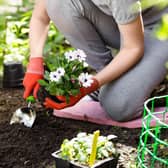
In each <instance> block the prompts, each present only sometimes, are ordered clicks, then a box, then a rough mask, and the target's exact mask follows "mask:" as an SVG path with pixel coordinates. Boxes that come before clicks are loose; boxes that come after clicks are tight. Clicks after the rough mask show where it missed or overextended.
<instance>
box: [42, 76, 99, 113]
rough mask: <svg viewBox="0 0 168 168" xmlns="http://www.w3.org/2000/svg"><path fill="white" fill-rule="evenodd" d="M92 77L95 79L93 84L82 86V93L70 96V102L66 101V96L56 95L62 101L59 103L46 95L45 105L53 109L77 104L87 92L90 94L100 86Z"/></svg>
mask: <svg viewBox="0 0 168 168" xmlns="http://www.w3.org/2000/svg"><path fill="white" fill-rule="evenodd" d="M92 79H93V83H92V84H91V86H90V87H87V88H85V87H81V88H80V93H79V94H78V95H76V96H70V99H69V102H68V103H67V102H66V98H65V97H64V96H56V98H57V99H58V100H59V101H61V103H58V102H56V101H54V100H52V99H51V98H49V97H46V98H45V102H44V103H43V104H44V106H45V107H46V108H52V109H57V110H60V109H63V108H66V107H70V106H73V105H75V104H76V103H77V102H78V101H79V100H80V99H81V98H82V97H84V96H85V95H87V94H89V93H91V92H93V91H95V90H97V89H98V88H99V83H98V81H97V80H96V79H95V78H92Z"/></svg>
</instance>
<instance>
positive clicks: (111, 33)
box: [47, 0, 168, 121]
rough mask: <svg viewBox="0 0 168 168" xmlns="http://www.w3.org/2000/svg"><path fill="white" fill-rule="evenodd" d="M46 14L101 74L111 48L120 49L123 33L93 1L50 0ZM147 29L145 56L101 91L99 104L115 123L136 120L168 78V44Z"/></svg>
mask: <svg viewBox="0 0 168 168" xmlns="http://www.w3.org/2000/svg"><path fill="white" fill-rule="evenodd" d="M47 11H48V15H49V17H50V18H51V20H52V21H53V22H54V23H55V25H56V26H57V28H58V29H59V30H60V31H61V32H62V33H63V34H64V35H65V37H66V38H67V39H68V40H69V41H70V43H71V44H72V46H73V47H75V48H80V49H82V50H84V51H85V52H86V53H87V55H88V56H87V62H88V63H89V65H90V66H91V67H92V68H94V69H95V70H96V71H100V70H101V69H102V68H103V67H104V66H105V65H107V64H108V63H109V62H110V61H111V60H112V58H113V56H112V53H111V50H110V49H109V47H112V48H116V49H119V48H120V33H119V30H118V26H117V24H116V23H115V21H114V18H113V17H112V16H108V15H106V14H104V13H103V12H102V11H101V10H99V9H98V8H97V7H96V6H95V5H94V4H93V3H92V2H91V1H90V0H61V1H57V0H49V1H48V3H47ZM151 34H152V33H151V32H150V30H148V29H147V27H145V41H144V45H145V54H144V57H143V58H142V60H141V61H140V62H139V63H138V64H137V65H136V66H135V67H133V68H132V69H131V70H129V71H128V72H127V73H125V74H124V75H123V76H121V77H120V78H118V79H117V80H115V81H112V82H111V83H108V84H106V85H104V86H103V87H101V88H100V94H99V101H100V103H101V105H102V107H103V108H104V109H105V111H106V112H107V113H108V114H109V115H110V116H111V118H112V119H114V120H116V121H127V120H131V119H133V118H134V117H135V116H136V115H138V114H139V113H141V112H142V111H143V103H144V101H145V100H146V99H147V98H148V97H149V96H150V94H151V92H152V91H153V89H154V87H155V86H157V85H158V84H159V83H160V82H161V81H162V80H163V79H164V77H165V75H166V68H165V62H166V61H168V41H159V40H158V39H156V38H154V37H153V36H152V35H151Z"/></svg>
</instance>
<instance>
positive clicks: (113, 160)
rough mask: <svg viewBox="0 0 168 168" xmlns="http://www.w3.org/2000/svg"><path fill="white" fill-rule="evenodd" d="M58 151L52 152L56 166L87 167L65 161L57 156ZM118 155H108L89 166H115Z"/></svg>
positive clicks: (105, 167)
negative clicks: (108, 156)
mask: <svg viewBox="0 0 168 168" xmlns="http://www.w3.org/2000/svg"><path fill="white" fill-rule="evenodd" d="M59 153H60V151H56V152H54V153H52V156H53V157H54V158H55V164H56V168H89V167H88V166H84V165H80V164H78V163H75V162H73V161H67V160H64V159H62V158H60V156H59ZM118 157H119V156H117V157H115V158H114V157H110V158H107V159H104V160H102V161H99V162H97V163H95V164H94V165H93V166H92V167H90V168H116V167H117V163H118Z"/></svg>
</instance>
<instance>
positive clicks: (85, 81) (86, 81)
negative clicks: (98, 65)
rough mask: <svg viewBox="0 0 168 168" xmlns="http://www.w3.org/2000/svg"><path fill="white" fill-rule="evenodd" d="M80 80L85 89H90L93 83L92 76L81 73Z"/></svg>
mask: <svg viewBox="0 0 168 168" xmlns="http://www.w3.org/2000/svg"><path fill="white" fill-rule="evenodd" d="M78 79H79V82H81V83H82V86H83V87H85V88H87V87H90V86H91V84H92V83H93V79H92V75H89V74H88V73H81V74H80V76H79V78H78Z"/></svg>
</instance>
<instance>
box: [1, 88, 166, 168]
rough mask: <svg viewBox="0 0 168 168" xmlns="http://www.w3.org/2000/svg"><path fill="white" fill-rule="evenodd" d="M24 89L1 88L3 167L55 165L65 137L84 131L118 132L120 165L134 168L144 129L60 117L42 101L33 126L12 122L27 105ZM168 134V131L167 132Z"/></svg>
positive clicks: (45, 167) (25, 167)
mask: <svg viewBox="0 0 168 168" xmlns="http://www.w3.org/2000/svg"><path fill="white" fill-rule="evenodd" d="M22 94H23V89H22V88H16V89H0V95H1V96H0V168H1V167H2V168H54V159H53V158H52V156H51V153H53V152H54V151H56V150H58V149H59V147H60V144H61V143H62V141H63V139H65V138H72V137H74V136H76V134H77V133H78V132H80V131H83V132H88V133H93V131H95V130H98V129H99V130H100V131H101V134H102V135H109V134H114V135H117V136H118V140H117V143H118V144H117V146H118V148H119V152H120V154H121V157H120V159H119V164H120V165H119V166H118V167H119V168H127V167H128V168H131V165H134V163H135V157H136V148H137V146H138V142H139V135H140V132H141V129H126V128H119V127H114V126H102V125H97V124H92V123H88V122H82V121H75V120H70V119H62V118H57V117H54V116H53V115H52V113H51V112H46V110H45V109H44V108H42V107H41V105H40V104H39V103H36V104H35V105H34V106H35V107H34V108H35V109H36V111H37V119H36V121H35V124H34V126H33V128H31V129H30V128H26V127H24V126H23V125H18V124H16V125H9V120H10V118H11V115H12V112H14V111H15V110H16V109H17V108H19V107H22V106H25V105H26V102H25V101H24V100H23V98H22ZM165 134H167V136H168V131H166V132H165Z"/></svg>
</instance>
